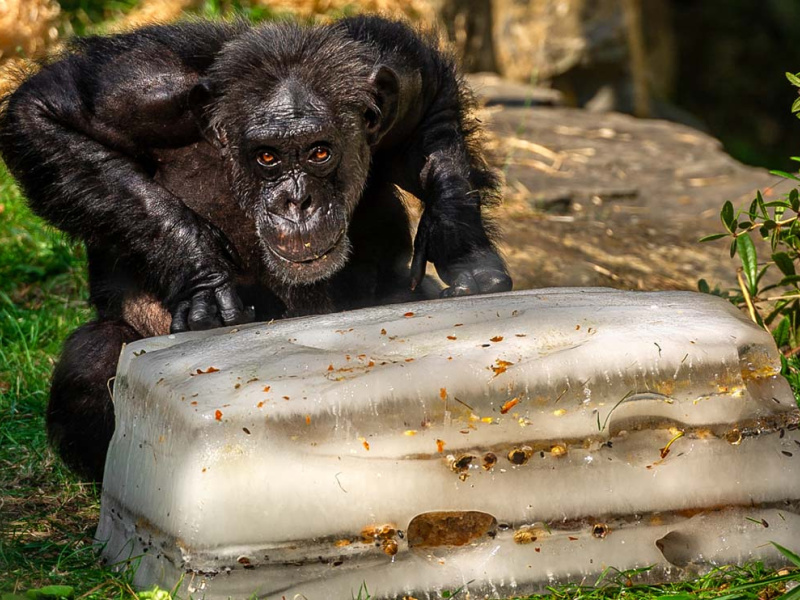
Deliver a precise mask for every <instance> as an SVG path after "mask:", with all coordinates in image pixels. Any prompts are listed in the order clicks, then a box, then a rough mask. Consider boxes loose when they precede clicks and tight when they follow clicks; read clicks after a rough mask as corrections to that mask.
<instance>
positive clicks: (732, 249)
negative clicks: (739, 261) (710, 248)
mask: <svg viewBox="0 0 800 600" xmlns="http://www.w3.org/2000/svg"><path fill="white" fill-rule="evenodd" d="M734 256H736V238H734V239H733V241H732V242H731V258H733V257H734Z"/></svg>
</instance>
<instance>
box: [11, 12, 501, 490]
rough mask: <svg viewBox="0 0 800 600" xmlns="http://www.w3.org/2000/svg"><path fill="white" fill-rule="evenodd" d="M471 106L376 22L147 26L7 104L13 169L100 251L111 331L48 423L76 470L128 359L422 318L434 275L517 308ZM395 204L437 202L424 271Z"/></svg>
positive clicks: (54, 214) (77, 341) (432, 58)
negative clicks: (231, 330)
mask: <svg viewBox="0 0 800 600" xmlns="http://www.w3.org/2000/svg"><path fill="white" fill-rule="evenodd" d="M472 108H473V102H472V99H471V96H470V94H469V92H468V91H467V89H466V88H465V86H464V85H463V83H462V81H461V79H460V77H459V75H458V72H457V70H456V68H455V65H454V62H453V60H452V58H451V57H450V56H449V55H447V54H445V53H443V52H441V51H440V50H439V49H438V47H437V42H436V39H435V37H433V35H431V34H424V33H420V32H418V31H415V30H413V29H411V28H410V27H408V26H407V25H405V24H402V23H399V22H394V21H389V20H386V19H383V18H379V17H358V18H350V19H344V20H342V21H339V22H337V23H334V24H332V25H328V26H322V27H303V26H299V25H293V24H289V23H279V24H268V25H262V26H258V27H253V26H250V25H247V24H245V23H241V22H237V23H230V24H219V23H217V24H215V23H205V22H192V23H184V24H179V25H170V26H157V27H148V28H144V29H140V30H138V31H134V32H132V33H128V34H123V35H115V36H110V37H93V38H86V39H82V40H77V41H76V42H74V43H73V44H72V46H71V47H70V48H69V49H68V50H67V51H66V52H65V54H64V55H63V56H62V57H60V58H59V59H58V60H55V61H52V62H50V63H48V64H44V65H42V67H41V69H40V70H39V72H38V73H37V74H35V75H33V76H31V77H30V78H28V79H27V80H26V81H24V82H23V83H22V84H21V85H20V87H19V88H18V89H17V91H16V92H14V93H13V94H12V95H11V96H10V97H9V98H7V99H6V102H5V105H4V109H3V112H2V116H1V117H0V152H2V156H3V158H4V159H5V161H6V163H7V165H8V167H9V168H10V170H11V172H12V173H13V174H14V176H15V177H16V178H17V180H18V181H19V183H20V185H21V186H22V188H23V190H24V191H25V194H26V195H27V197H28V199H29V201H30V205H31V207H32V209H33V210H34V211H35V212H36V213H37V214H39V215H41V216H42V217H44V218H45V219H47V220H48V221H49V222H51V223H52V224H54V225H55V226H57V227H59V228H61V229H62V230H64V231H65V232H67V233H69V234H71V235H72V236H75V237H77V238H80V239H82V240H83V241H84V242H85V243H86V246H87V250H88V254H89V269H90V293H91V302H92V304H93V305H94V306H95V308H96V310H97V320H96V321H93V322H92V323H89V324H87V325H85V326H83V327H81V328H80V329H78V330H77V331H76V332H75V333H74V334H73V335H72V336H71V337H70V339H69V340H68V341H67V343H66V345H65V348H64V352H63V355H62V357H61V361H60V362H59V364H58V366H57V367H56V372H55V375H54V378H53V386H52V390H51V399H50V406H49V409H48V428H49V432H50V437H51V440H52V441H53V443H54V444H55V445H56V447H57V449H58V450H59V451H60V453H61V454H62V456H64V457H65V459H66V460H67V462H68V463H69V464H70V465H71V466H72V467H73V468H75V469H76V470H78V471H79V472H80V473H82V474H83V475H86V476H88V477H92V478H94V479H97V480H99V479H101V478H102V468H103V462H104V460H105V451H106V448H107V446H108V440H109V439H110V436H111V433H112V431H113V405H112V404H111V402H110V400H109V397H108V391H107V390H108V381H109V379H110V378H111V377H112V376H113V372H114V368H115V366H116V362H117V358H118V356H119V351H120V347H121V345H122V344H123V343H126V342H129V341H132V340H135V339H139V338H141V337H145V336H149V335H158V334H163V333H167V332H168V331H169V330H170V329H171V330H172V331H183V330H186V329H204V328H208V327H216V326H220V325H232V324H236V323H242V322H246V321H249V320H252V319H253V318H256V319H259V320H266V319H271V318H280V317H284V316H289V315H292V316H294V315H303V314H311V313H319V312H329V311H334V310H344V309H350V308H356V307H362V306H369V305H374V304H379V303H385V302H394V301H402V300H409V299H412V298H414V297H420V289H419V288H418V284H421V283H422V281H423V278H424V275H425V267H426V264H427V262H428V261H430V262H433V263H434V265H435V266H436V269H437V272H438V273H439V275H440V277H441V278H442V279H443V280H444V281H445V282H446V283H447V284H448V286H449V287H448V288H447V289H445V290H444V291H443V292H442V295H445V296H448V295H461V294H473V293H479V292H494V291H503V290H507V289H510V287H511V280H510V279H509V277H508V274H507V271H506V269H505V266H504V265H503V262H502V260H501V259H500V258H499V256H498V255H497V252H496V251H495V249H494V246H493V244H492V241H491V231H488V232H487V227H486V224H485V223H484V219H483V217H482V214H481V212H482V208H483V207H485V206H487V205H489V204H491V203H492V202H494V201H495V200H496V199H497V197H498V189H499V183H498V179H497V177H496V175H495V173H494V172H493V171H492V170H491V169H490V168H489V167H488V166H487V164H486V162H485V160H484V157H483V153H482V151H481V148H480V143H479V135H478V134H479V132H478V126H477V122H476V121H475V119H474V118H473V117H472V116H471V110H472ZM395 186H397V187H400V188H402V189H404V190H406V191H408V192H410V193H412V194H413V195H415V196H417V197H419V198H420V199H421V200H422V201H423V202H424V205H425V210H424V213H423V216H422V219H421V222H420V224H419V227H418V229H417V233H416V238H415V240H414V243H413V259H412V256H411V254H412V242H411V237H410V229H409V222H408V217H407V215H406V212H405V210H404V208H403V206H402V204H401V203H400V201H399V199H398V197H397V195H396V193H395V191H396V190H395ZM409 261H411V269H410V273H409V270H408V268H409V267H408V265H409ZM414 289H417V292H416V293H412V290H414Z"/></svg>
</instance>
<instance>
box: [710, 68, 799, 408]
mask: <svg viewBox="0 0 800 600" xmlns="http://www.w3.org/2000/svg"><path fill="white" fill-rule="evenodd" d="M786 77H787V79H788V80H789V82H790V83H791V84H792V85H794V86H796V87H798V88H800V74H797V75H795V74H792V73H786ZM791 110H792V112H793V113H796V114H797V116H798V117H800V98H798V99H796V100H795V102H794V104H793V105H792V109H791ZM792 160H793V161H796V162H800V157H796V156H794V157H792ZM771 173H772V174H773V175H776V176H778V177H779V178H780V179H781V180H783V181H785V182H788V183H789V184H790V185H792V186H793V187H792V188H791V189H790V190H789V191H788V192H786V193H784V194H782V195H781V196H780V197H778V198H777V199H773V200H765V196H767V198H769V195H772V194H773V190H774V187H776V186H773V188H770V189H768V190H765V192H764V193H763V194H762V192H760V191H759V192H757V193H756V197H755V198H754V199H753V201H752V202H751V203H750V206H749V207H748V208H747V209H746V210H745V209H742V210H739V211H736V210H735V209H734V207H733V204H732V203H731V202H730V201H727V202H725V204H723V206H722V210H721V211H720V219H721V221H722V225H723V227H724V228H725V230H726V231H725V232H724V233H715V234H712V235H708V236H705V237H704V238H701V240H700V241H701V242H708V241H713V240H718V239H721V238H730V255H731V258H733V257H735V256H737V255H738V256H739V261H740V264H741V266H740V267H739V268H738V270H737V281H738V284H739V287H738V290H735V291H732V292H729V293H728V294H725V293H722V292H720V291H719V290H714V291H713V292H712V290H710V289H709V286H708V283H707V282H706V281H705V280H702V279H701V280H700V281H699V282H698V288H699V289H700V291H701V292H710V293H716V294H718V295H722V296H727V297H728V298H729V299H730V300H731V301H732V302H734V303H735V304H737V305H739V306H742V307H745V308H746V309H747V312H748V314H749V315H750V318H751V319H752V320H753V321H754V322H756V323H757V324H758V325H761V326H762V327H765V328H767V329H768V330H771V331H772V335H773V337H774V338H775V342H776V343H777V345H778V347H779V348H780V349H782V350H783V358H782V363H783V374H784V375H785V376H786V377H787V379H788V380H789V383H790V384H791V385H792V388H793V389H794V390H795V395H796V396H798V398H800V357H799V356H798V353H800V272H798V271H799V270H798V268H797V265H798V260H800V221H799V220H798V218H799V217H800V177H798V175H796V174H794V173H787V172H785V171H771ZM753 236H757V238H760V239H761V240H763V241H764V242H766V243H767V244H768V247H769V259H768V260H761V261H760V260H759V257H758V250H757V246H756V243H755V242H754V240H753Z"/></svg>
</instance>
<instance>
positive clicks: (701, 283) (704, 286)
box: [697, 240, 711, 294]
mask: <svg viewBox="0 0 800 600" xmlns="http://www.w3.org/2000/svg"><path fill="white" fill-rule="evenodd" d="M700 241H703V240H700ZM697 291H698V292H700V293H701V294H710V293H711V287H710V286H709V285H708V282H707V281H706V280H705V279H700V280H698V281H697Z"/></svg>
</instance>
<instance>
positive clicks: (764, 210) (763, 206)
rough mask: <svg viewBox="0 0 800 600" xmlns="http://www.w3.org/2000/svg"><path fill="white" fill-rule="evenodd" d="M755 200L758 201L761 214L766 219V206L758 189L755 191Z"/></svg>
mask: <svg viewBox="0 0 800 600" xmlns="http://www.w3.org/2000/svg"><path fill="white" fill-rule="evenodd" d="M756 202H757V203H758V208H759V209H760V210H761V216H762V217H764V218H765V219H768V218H769V215H768V214H767V207H766V205H765V204H764V196H762V195H761V191H760V190H759V191H757V192H756Z"/></svg>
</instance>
